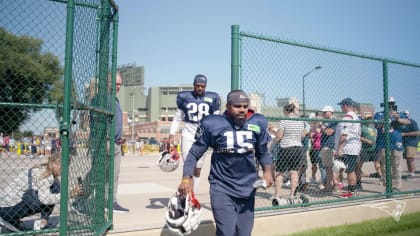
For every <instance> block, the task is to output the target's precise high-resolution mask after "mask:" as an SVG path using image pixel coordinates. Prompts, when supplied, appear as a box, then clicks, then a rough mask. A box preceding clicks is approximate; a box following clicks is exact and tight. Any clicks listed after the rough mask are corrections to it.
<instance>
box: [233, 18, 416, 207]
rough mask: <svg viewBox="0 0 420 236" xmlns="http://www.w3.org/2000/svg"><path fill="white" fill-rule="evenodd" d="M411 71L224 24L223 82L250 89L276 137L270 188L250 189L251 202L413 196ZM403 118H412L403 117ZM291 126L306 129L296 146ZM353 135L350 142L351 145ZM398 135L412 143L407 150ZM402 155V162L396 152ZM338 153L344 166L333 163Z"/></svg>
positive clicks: (409, 66) (305, 202) (397, 64)
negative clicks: (228, 35)
mask: <svg viewBox="0 0 420 236" xmlns="http://www.w3.org/2000/svg"><path fill="white" fill-rule="evenodd" d="M419 78H420V65H419V64H414V63H408V62H402V61H398V60H393V59H388V58H380V57H375V56H370V55H363V54H357V53H352V52H348V51H342V50H337V49H331V48H325V47H319V46H314V45H310V44H304V43H299V42H292V41H287V40H282V39H278V38H275V37H269V36H264V35H259V34H253V33H246V32H241V31H240V30H239V26H236V25H235V26H232V89H238V88H240V89H242V90H244V91H246V92H248V93H249V94H250V97H251V107H252V108H253V109H255V110H257V111H258V112H260V113H262V114H264V115H265V116H266V117H267V118H268V119H269V123H270V130H271V131H272V135H273V137H276V135H277V138H278V139H279V140H280V143H279V144H277V145H273V146H274V147H272V153H273V159H274V166H273V169H274V170H275V172H276V173H275V174H276V180H277V181H276V182H275V185H276V187H274V188H269V189H267V190H259V191H258V193H257V201H256V208H257V209H258V210H260V211H262V212H266V211H273V210H274V211H276V209H281V208H289V210H297V209H300V207H302V206H312V207H316V206H326V205H328V206H336V205H339V204H343V202H350V203H352V202H363V201H367V199H369V200H379V199H383V198H390V197H394V196H409V195H410V194H415V193H418V192H419V190H420V189H419V187H418V186H419V183H420V178H418V177H416V176H414V177H413V176H412V175H410V172H413V173H415V170H413V169H411V167H410V168H409V167H408V166H409V165H412V164H413V162H414V163H415V159H416V156H417V158H419V156H420V155H419V153H417V154H416V151H415V150H416V148H414V146H415V147H417V143H418V138H417V139H416V136H414V135H415V134H411V135H413V136H411V137H408V135H409V132H410V131H412V130H416V129H417V131H418V127H417V125H416V124H415V122H416V121H419V120H420V111H419V110H418V104H419V102H418V101H420V100H419V99H420V93H419V88H420V86H419V84H420V80H419ZM344 98H351V99H352V100H353V104H354V109H355V113H356V114H357V116H358V117H351V118H349V117H348V115H349V114H346V113H347V112H348V111H347V110H346V109H347V108H345V107H346V106H340V105H338V103H340V102H342V101H343V102H344V100H343V99H344ZM346 101H350V100H346ZM388 101H389V102H388ZM344 103H346V102H344ZM289 104H294V105H295V107H296V110H295V111H294V112H293V111H292V112H291V113H289V110H290V109H291V107H290V105H289ZM288 105H289V106H288ZM345 105H346V104H345ZM330 111H333V112H332V113H331V112H330ZM381 111H384V113H380V112H381ZM328 113H329V114H330V115H331V114H332V115H333V116H330V115H328ZM397 114H398V116H401V117H400V119H398V120H399V122H398V121H397V118H396V116H397ZM382 115H383V116H382ZM408 117H409V118H411V125H407V124H404V122H407V120H408ZM341 119H355V121H346V123H343V122H342V121H341ZM340 121H341V122H340ZM384 124H385V126H383V125H384ZM381 125H382V126H383V127H384V128H380V126H381ZM334 127H335V128H334ZM329 128H334V129H329ZM278 130H281V131H280V132H279V131H278ZM328 130H333V131H334V130H335V131H336V133H333V134H332V135H331V134H330V133H328V132H329V131H328ZM345 130H347V131H345ZM348 130H352V132H355V133H352V132H349V131H348ZM392 131H394V132H392ZM397 131H399V133H401V134H402V135H407V136H405V137H401V135H398V134H397V133H398V132H397ZM298 132H302V133H306V136H304V138H299V143H297V141H296V139H294V140H293V137H296V133H298ZM346 132H347V133H346ZM377 132H381V133H380V135H377ZM382 132H384V133H383V135H381V134H382ZM337 133H338V134H342V135H343V136H344V137H347V139H346V140H345V141H343V142H344V144H343V145H348V146H346V147H344V146H343V147H340V148H338V144H337V145H336V143H337V142H339V141H338V138H337V136H339V135H338V134H337ZM293 135H294V136H293ZM417 135H418V134H417ZM360 136H361V137H362V138H360ZM398 136H399V137H398ZM328 137H330V138H331V139H330V143H329V144H328V141H326V140H328ZM280 138H281V139H280ZM402 138H404V145H403V144H402V141H401V139H402ZM282 139H284V140H287V141H288V142H286V141H284V140H283V141H284V142H282ZM291 139H292V141H291ZM352 139H355V140H357V142H355V143H353V144H352V142H353V141H352ZM366 139H370V141H366ZM407 139H411V140H412V141H411V142H412V143H413V144H411V146H413V148H411V150H410V147H407V143H408V142H410V141H408V142H407ZM359 140H360V141H359ZM362 140H364V141H363V142H362ZM290 141H291V143H290ZM414 143H415V144H414ZM376 145H377V146H376ZM296 146H298V147H296ZM360 146H362V150H361V152H360V151H357V150H358V148H359V149H360ZM375 146H376V147H375ZM382 146H384V147H385V148H384V149H382ZM408 146H410V145H408ZM328 148H329V149H328ZM337 149H338V150H339V151H337ZM343 149H344V150H343ZM413 150H414V151H413ZM359 153H360V155H359ZM403 153H404V155H406V154H408V155H409V157H410V158H408V159H409V160H407V159H403V158H402V155H403ZM413 153H414V154H413ZM344 154H347V156H346V155H344ZM381 156H382V157H381ZM340 157H341V158H340ZM384 157H386V158H384ZM343 158H344V159H346V158H347V159H346V160H345V161H344V162H345V164H346V165H343V166H341V165H338V162H337V161H339V160H341V161H343ZM410 159H411V161H410ZM334 160H337V161H334ZM360 160H364V161H360ZM381 160H383V161H381ZM333 161H334V162H333ZM340 166H341V167H344V168H347V169H346V170H344V171H343V170H342V168H340ZM414 166H415V165H414ZM340 169H341V171H340ZM418 169H419V167H418V165H417V170H418ZM409 170H410V171H409ZM347 172H350V173H347ZM418 173H419V172H417V175H418ZM415 174H416V173H415ZM295 189H296V190H295ZM292 195H294V196H292Z"/></svg>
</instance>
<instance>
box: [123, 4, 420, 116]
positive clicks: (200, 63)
mask: <svg viewBox="0 0 420 236" xmlns="http://www.w3.org/2000/svg"><path fill="white" fill-rule="evenodd" d="M116 3H117V5H119V12H120V13H119V14H120V21H119V39H118V64H126V63H132V62H135V63H136V64H137V65H138V66H144V67H145V85H146V87H150V86H161V85H179V84H191V83H192V79H193V76H194V75H195V74H197V73H202V74H205V75H207V77H208V78H209V83H208V86H207V89H208V90H211V91H216V92H218V93H219V94H220V95H221V96H223V97H225V96H226V94H227V93H228V91H229V90H230V54H231V51H230V49H231V37H230V35H231V25H234V24H237V25H240V29H241V30H242V31H246V32H251V33H259V34H264V35H269V36H274V37H278V38H282V39H290V40H293V41H299V42H306V43H311V44H315V45H320V46H325V47H331V48H337V49H343V50H346V51H352V52H357V53H363V54H368V55H374V56H379V57H387V58H392V59H397V60H402V61H409V62H414V63H417V64H419V63H420V44H419V42H420V30H419V26H420V14H419V12H420V2H419V1H415V0H407V1H396V0H371V1H364V0H353V1H336V0H335V1H333V0H322V1H321V0H313V1H309V0H308V1H280V0H261V1H256V0H255V1H251V0H230V1H226V0H224V1H222V0H214V1H200V0H198V1H197V0H195V1H193V0H180V1H169V0H154V1H137V0H124V1H118V0H116ZM413 81H414V82H415V84H414V85H415V86H414V87H415V88H417V89H420V82H419V81H420V79H417V80H413ZM417 89H416V91H419V90H417ZM297 96H298V97H300V96H301V95H300V94H297ZM394 96H395V95H394ZM396 97H397V99H398V96H396ZM413 98H415V100H416V101H420V93H418V92H417V93H416V92H414V94H413ZM335 102H336V101H335V100H334V103H335ZM417 104H418V102H417ZM401 105H403V104H401ZM406 106H409V105H406ZM410 106H412V104H410ZM406 109H409V108H408V107H406ZM414 109H418V106H417V107H416V108H414V107H412V108H411V110H414ZM417 115H418V116H419V117H420V114H419V113H417ZM417 115H416V116H417Z"/></svg>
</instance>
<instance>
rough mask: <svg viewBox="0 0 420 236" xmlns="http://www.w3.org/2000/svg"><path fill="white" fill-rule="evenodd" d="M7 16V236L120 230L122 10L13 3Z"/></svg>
mask: <svg viewBox="0 0 420 236" xmlns="http://www.w3.org/2000/svg"><path fill="white" fill-rule="evenodd" d="M0 15H1V17H0V114H1V115H0V133H1V137H0V142H1V146H0V148H1V150H0V151H1V152H0V155H1V156H0V158H1V172H0V179H1V182H0V204H1V205H0V216H1V219H0V220H1V222H0V229H1V234H10V235H32V234H34V233H36V234H43V235H45V234H54V235H56V234H60V235H101V234H102V233H104V232H105V231H106V230H107V229H109V228H110V227H111V225H112V210H111V211H107V210H106V209H112V197H111V196H112V189H113V186H112V184H109V183H113V171H109V170H113V162H112V161H110V160H112V159H111V156H110V155H109V154H108V153H112V152H113V151H114V150H113V149H114V147H113V145H111V147H110V148H109V149H110V150H107V149H108V148H107V142H111V143H112V142H113V141H114V140H113V139H114V138H113V136H114V135H113V133H114V128H113V126H112V125H111V124H113V117H114V116H113V114H114V113H113V111H114V109H115V102H112V101H114V100H115V75H116V45H117V24H118V8H117V6H116V5H115V3H114V2H113V1H112V0H66V1H62V0H36V1H32V0H4V1H1V2H0ZM111 78H113V79H111ZM107 137H109V138H107ZM108 140H109V141H108ZM34 230H36V232H34Z"/></svg>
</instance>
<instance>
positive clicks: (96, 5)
mask: <svg viewBox="0 0 420 236" xmlns="http://www.w3.org/2000/svg"><path fill="white" fill-rule="evenodd" d="M49 1H51V2H61V3H67V2H68V0H49ZM109 3H110V4H111V5H112V7H113V8H114V10H115V11H118V5H117V4H116V3H115V1H114V0H109ZM75 5H76V6H82V7H89V8H94V9H98V8H99V7H100V6H99V5H98V4H88V3H80V2H78V1H76V2H75Z"/></svg>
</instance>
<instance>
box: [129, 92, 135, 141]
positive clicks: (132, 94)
mask: <svg viewBox="0 0 420 236" xmlns="http://www.w3.org/2000/svg"><path fill="white" fill-rule="evenodd" d="M130 96H131V97H132V105H133V107H132V108H133V114H132V116H131V141H133V140H134V92H132V93H130Z"/></svg>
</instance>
